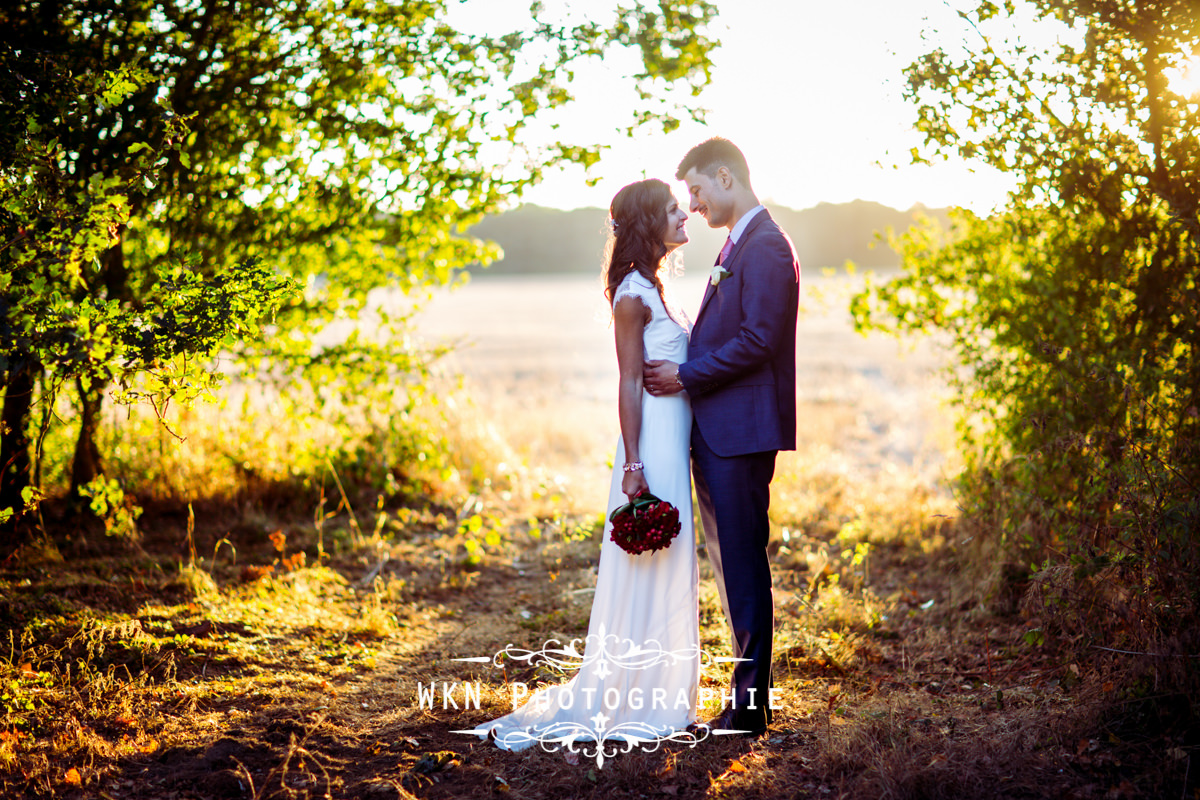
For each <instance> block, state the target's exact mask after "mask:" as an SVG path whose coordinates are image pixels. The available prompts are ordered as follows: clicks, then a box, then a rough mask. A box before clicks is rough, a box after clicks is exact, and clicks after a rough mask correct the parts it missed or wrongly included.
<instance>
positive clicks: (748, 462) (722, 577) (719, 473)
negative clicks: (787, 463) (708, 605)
mask: <svg viewBox="0 0 1200 800" xmlns="http://www.w3.org/2000/svg"><path fill="white" fill-rule="evenodd" d="M776 452H777V451H775V450H769V451H766V452H762V453H749V454H746V455H739V456H732V457H723V456H719V455H717V454H716V453H714V452H713V451H712V449H711V448H710V447H709V446H708V444H707V443H706V442H705V441H704V436H703V435H702V434H701V433H700V428H699V426H698V425H697V424H696V423H695V421H694V420H693V422H692V476H693V477H694V478H695V485H696V498H697V500H698V501H699V505H700V521H701V522H702V523H703V525H704V542H705V546H706V548H707V550H708V557H709V560H710V561H711V562H712V566H713V572H714V573H715V575H716V579H717V587H718V589H719V590H720V593H721V605H722V606H723V607H724V610H725V617H726V619H728V620H729V625H730V627H731V628H732V632H733V655H734V656H735V657H737V658H745V659H749V660H748V661H741V662H738V663H737V665H736V666H735V667H734V670H733V681H732V689H733V701H732V704H733V706H734V707H735V708H736V709H737V715H736V716H735V720H737V724H738V725H739V726H740V727H745V728H748V729H754V728H758V727H762V726H763V725H765V724H766V723H768V722H770V721H771V711H770V708H768V701H769V696H768V690H769V689H770V688H771V641H772V637H773V635H774V629H775V610H774V599H773V595H772V591H771V564H770V560H769V559H768V558H767V540H768V538H769V536H770V521H769V519H768V517H767V511H768V509H769V507H770V503H771V490H770V486H771V479H772V478H773V477H774V475H775V456H776Z"/></svg>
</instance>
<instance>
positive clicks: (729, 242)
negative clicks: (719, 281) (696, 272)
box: [717, 236, 733, 266]
mask: <svg viewBox="0 0 1200 800" xmlns="http://www.w3.org/2000/svg"><path fill="white" fill-rule="evenodd" d="M732 249H733V237H732V236H726V237H725V244H724V246H723V247H721V254H720V255H719V256H717V266H721V265H722V264H724V263H725V259H727V258H729V251H730V250H732Z"/></svg>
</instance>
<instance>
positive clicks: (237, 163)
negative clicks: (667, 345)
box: [0, 0, 716, 486]
mask: <svg viewBox="0 0 1200 800" xmlns="http://www.w3.org/2000/svg"><path fill="white" fill-rule="evenodd" d="M452 12H455V13H459V17H458V18H460V19H461V18H462V16H461V13H460V9H458V8H457V6H456V4H453V3H449V2H447V1H446V0H400V1H399V2H360V0H325V1H324V2H317V3H304V4H293V3H265V4H264V3H257V4H250V3H242V4H236V5H235V6H218V5H217V4H214V3H200V4H197V3H191V2H172V3H145V2H140V0H112V1H110V2H98V3H97V2H78V1H76V2H57V3H42V2H22V3H17V4H15V5H13V6H12V7H11V8H6V10H5V12H3V17H2V19H3V25H2V26H0V43H3V44H4V45H6V46H7V48H8V49H7V50H6V51H5V52H6V53H7V54H8V55H6V56H5V58H6V59H7V60H6V62H5V69H4V73H5V81H6V84H5V87H6V88H5V92H6V94H5V97H4V101H5V106H6V107H8V106H10V105H11V106H12V107H14V108H23V107H24V106H25V105H26V104H25V100H26V99H27V98H26V97H25V95H22V94H21V92H22V91H24V92H25V94H30V93H32V96H35V97H41V96H42V94H43V93H44V92H43V83H44V81H43V78H44V77H45V76H46V75H51V74H52V75H53V76H56V77H54V80H58V81H59V82H60V83H62V82H63V81H75V82H77V83H80V82H84V81H88V80H96V79H95V78H89V77H87V76H108V77H107V78H106V80H108V81H109V82H110V84H109V85H107V86H106V87H97V86H90V85H89V86H83V84H82V83H80V86H81V88H82V89H84V91H80V92H77V93H76V95H77V98H76V100H75V101H74V102H73V103H72V104H70V105H69V106H63V107H61V108H58V109H57V110H56V111H54V113H46V114H43V115H41V116H39V117H38V120H37V125H38V126H39V127H38V129H37V130H36V131H34V130H32V129H30V128H28V127H27V126H26V125H25V122H24V120H25V119H27V118H28V117H29V115H30V114H32V113H33V112H32V111H30V112H29V114H19V115H14V117H13V118H12V119H10V120H9V122H10V123H12V124H10V125H9V127H7V128H6V129H5V130H6V133H5V137H6V138H5V143H4V144H5V151H6V152H7V150H8V149H9V148H10V147H12V146H14V145H15V144H17V143H20V142H25V141H27V138H28V137H35V138H36V137H41V138H38V139H37V141H38V142H41V144H40V145H37V146H41V147H43V149H46V148H48V150H47V152H46V153H43V155H46V156H48V155H49V154H50V153H52V155H53V158H52V159H51V163H52V166H53V168H54V170H55V174H56V175H57V177H58V179H59V180H60V182H61V187H60V189H59V190H58V191H59V194H58V195H56V196H55V198H56V199H55V198H46V199H45V203H46V204H47V205H48V206H49V205H53V204H54V203H59V204H60V205H61V204H67V199H68V198H80V197H83V196H84V194H85V193H87V192H89V191H90V192H92V195H89V196H94V197H95V198H97V199H96V201H95V202H92V203H91V204H88V205H86V206H79V204H78V203H79V201H77V200H73V201H72V202H75V203H76V205H75V206H69V204H68V205H62V207H63V208H67V207H70V208H73V209H75V210H73V211H71V212H69V213H72V214H74V215H75V216H76V217H77V218H79V219H81V220H82V219H84V218H86V215H87V214H91V215H92V216H91V218H88V219H89V221H90V224H88V225H87V226H85V229H82V230H76V229H75V228H73V227H71V228H68V229H67V230H71V231H72V232H73V234H72V235H76V234H78V235H81V236H86V237H89V238H88V239H87V241H86V242H79V243H78V247H79V249H80V252H79V255H78V257H73V258H72V259H69V260H68V262H67V263H66V264H64V266H63V268H62V271H61V272H56V273H54V274H53V275H50V276H47V277H46V279H45V281H44V282H43V283H39V284H37V285H32V284H31V287H30V288H31V289H32V290H33V293H34V294H36V295H37V300H36V301H37V302H42V303H45V302H50V300H49V298H53V297H58V296H65V294H66V293H67V292H68V289H71V290H72V291H77V293H78V295H79V296H78V298H76V302H77V303H79V304H80V305H81V307H86V308H87V315H86V321H87V322H86V325H87V326H88V327H87V328H86V332H87V333H88V334H90V335H93V336H95V337H96V338H97V339H98V341H99V342H100V343H101V344H103V345H105V346H107V347H109V348H110V350H111V351H112V352H111V353H110V352H102V351H101V350H99V349H96V350H94V351H93V358H94V360H95V369H96V370H97V373H98V374H97V375H96V376H95V377H90V378H89V379H87V380H81V381H80V382H79V384H78V386H77V390H78V392H79V395H80V399H79V407H80V417H81V425H80V438H79V444H78V445H77V447H76V450H75V453H76V456H75V464H74V469H73V482H74V483H75V485H76V486H81V485H83V484H85V483H87V482H88V481H90V480H91V479H92V478H94V477H95V475H96V474H97V473H98V472H99V471H100V469H99V454H98V451H97V449H96V445H95V441H94V439H95V428H96V424H95V417H96V416H97V414H98V413H99V408H100V403H101V400H102V398H103V392H104V390H105V389H106V387H107V385H108V381H109V380H110V379H111V380H118V379H119V376H118V375H115V374H113V375H110V374H108V372H109V371H111V367H110V366H109V365H111V364H112V363H114V362H116V361H119V358H120V354H121V353H120V351H122V349H123V348H124V349H127V348H129V347H131V345H129V344H119V343H114V342H115V341H116V340H117V338H118V337H116V336H113V335H112V334H113V331H112V327H111V326H112V325H113V324H114V321H115V320H118V319H123V317H122V315H128V314H130V313H131V312H134V313H135V314H140V313H143V311H144V310H145V309H149V308H152V307H154V306H156V305H157V304H159V303H161V302H163V301H164V296H163V294H164V292H163V290H164V289H167V288H171V282H172V281H174V282H175V284H176V286H175V287H173V288H174V289H176V290H178V291H179V292H180V294H179V302H180V303H186V302H188V300H189V294H188V291H189V290H190V289H195V288H198V287H199V286H200V285H201V282H204V284H205V286H206V287H211V286H212V285H213V284H214V283H215V282H217V276H218V275H223V276H226V279H225V283H218V289H219V290H220V291H222V292H223V293H224V294H223V295H222V296H221V297H219V298H216V299H214V300H212V304H213V305H215V306H217V307H218V310H220V311H222V312H225V311H228V313H229V314H230V316H231V318H232V317H233V316H237V315H238V314H240V315H241V317H242V318H243V319H250V318H251V317H252V316H253V315H252V314H250V312H249V309H247V308H229V309H226V308H225V306H226V304H234V305H236V304H237V303H238V302H240V301H241V300H242V299H245V300H246V301H247V302H248V303H249V305H256V306H259V307H268V306H269V305H270V303H272V302H279V301H281V300H282V299H283V293H282V291H277V290H281V287H282V286H283V285H284V284H283V283H280V282H278V278H277V277H276V276H277V275H280V274H282V275H283V276H287V277H290V278H292V279H294V280H296V282H297V283H298V284H299V285H300V286H302V287H303V289H304V290H303V292H301V293H296V294H293V295H290V296H289V297H288V298H287V300H286V302H284V303H283V305H282V307H281V308H280V309H279V312H278V314H277V315H276V317H275V319H274V325H273V327H272V328H271V332H272V333H274V334H275V335H273V336H271V337H268V338H265V339H261V340H259V339H257V338H256V337H255V336H254V335H253V333H254V331H246V332H245V335H238V336H237V337H236V341H235V340H230V337H229V336H226V337H225V338H226V339H227V341H225V342H224V344H225V346H226V347H227V349H231V350H234V351H235V352H237V353H238V354H239V355H241V356H242V357H243V359H244V363H245V369H246V370H247V374H249V375H251V376H254V377H255V378H261V379H273V380H275V381H277V382H279V383H280V384H282V385H289V386H297V385H300V386H303V387H306V388H305V391H309V390H311V394H312V396H313V397H315V399H316V401H317V402H318V403H320V404H321V406H322V408H324V409H328V413H329V414H330V415H333V414H336V413H342V412H343V411H345V410H346V409H348V408H349V407H351V406H357V407H359V408H361V407H363V406H369V405H372V404H374V405H376V406H390V405H391V404H393V403H395V402H396V400H397V396H401V395H403V394H404V393H405V389H406V383H407V382H409V381H411V380H412V379H414V378H415V379H416V380H417V381H418V382H419V381H420V380H421V379H422V378H423V370H424V367H425V364H426V363H427V360H428V359H429V358H430V357H431V355H432V354H428V353H424V352H421V351H420V350H419V349H418V348H417V347H416V346H415V345H413V344H412V343H411V342H410V341H409V339H408V337H407V336H405V331H404V316H405V315H404V313H403V312H401V311H398V310H397V309H396V308H395V306H394V305H393V304H390V303H388V302H385V301H384V300H383V298H382V296H380V295H374V296H371V297H369V293H370V292H371V290H373V289H377V288H381V287H388V288H392V289H399V290H401V291H403V292H411V291H414V290H418V289H420V288H422V287H424V286H426V285H428V284H430V283H437V282H445V281H448V280H450V279H451V277H452V276H453V275H454V274H455V273H456V271H458V270H460V269H461V268H463V267H465V266H466V265H467V264H470V263H472V262H477V261H478V262H487V261H489V260H491V259H492V258H494V257H495V255H496V249H495V248H494V247H491V246H489V245H487V244H485V243H483V242H480V241H478V240H475V239H472V238H468V237H463V236H459V235H457V233H458V232H459V231H461V230H465V229H466V227H467V226H469V225H470V224H471V223H473V222H476V221H478V220H479V219H480V218H481V216H482V215H483V214H485V213H487V212H490V211H493V210H496V209H498V208H500V207H501V206H503V205H505V204H507V203H509V202H511V200H512V199H513V198H516V197H519V196H520V194H521V193H522V192H523V191H524V190H525V189H526V188H527V187H529V186H530V185H532V184H533V183H535V182H537V181H538V180H539V179H540V178H541V176H542V174H543V172H544V170H545V169H546V168H548V167H550V166H552V165H555V164H561V163H566V162H574V163H579V164H583V165H590V164H592V163H594V162H595V161H596V159H597V158H598V153H599V148H598V146H596V145H593V144H589V143H579V142H564V141H550V142H548V143H546V144H544V145H535V144H531V142H532V141H533V140H534V139H535V138H536V137H534V136H533V135H532V134H531V132H530V131H531V123H533V122H534V121H535V120H541V119H543V118H545V117H546V115H547V114H548V113H549V114H552V113H553V111H554V110H555V109H559V108H562V107H563V106H565V105H566V104H568V103H569V102H571V101H572V99H573V96H572V90H571V81H572V79H573V77H574V74H575V70H576V69H577V68H578V67H579V65H581V64H582V63H584V62H588V61H595V60H598V59H600V58H602V57H604V56H606V55H611V54H613V53H615V52H619V51H629V52H630V53H632V54H633V55H634V57H635V58H636V59H637V62H638V64H639V67H638V68H636V69H635V71H634V74H633V76H632V77H633V79H634V82H635V84H636V91H637V93H638V96H639V98H640V100H639V101H638V102H637V103H635V104H634V107H633V108H632V109H631V111H630V113H629V115H628V117H626V116H625V115H623V114H620V113H616V112H613V113H612V114H611V122H612V123H613V126H614V127H621V126H622V125H623V126H624V127H626V129H627V130H629V131H632V130H633V129H635V128H636V127H638V126H640V125H644V124H648V123H659V124H662V125H664V126H665V127H667V128H670V127H672V126H673V125H675V124H676V117H677V115H678V114H679V113H680V111H681V108H682V101H679V100H678V99H677V96H676V99H675V100H672V99H671V98H672V97H673V96H672V95H671V94H670V92H669V91H668V89H669V87H670V86H671V85H675V84H683V85H684V86H685V87H687V89H688V90H690V91H689V92H687V94H689V95H692V96H694V95H695V94H696V93H698V92H699V90H700V88H701V87H703V86H704V85H705V84H706V83H707V81H708V77H709V68H710V62H709V52H710V51H711V49H712V48H713V47H714V46H715V44H716V43H715V42H714V41H713V40H711V39H709V38H706V37H705V35H704V34H703V32H702V31H703V27H704V25H705V24H706V23H707V22H708V21H709V20H710V19H711V18H712V16H713V15H714V14H715V7H714V6H713V5H712V4H711V3H708V2H704V0H694V1H692V2H688V1H686V0H663V2H660V3H658V4H657V5H656V6H650V7H647V6H644V5H643V4H641V3H637V4H633V5H629V6H625V5H622V6H620V7H618V8H616V9H614V10H612V11H611V12H610V14H609V21H608V22H607V23H600V22H597V21H595V20H596V19H597V18H598V16H599V15H598V14H596V13H594V12H592V13H590V14H589V15H588V16H586V17H581V16H580V15H578V14H574V15H570V16H568V17H565V18H563V19H559V18H556V17H555V16H553V14H550V13H548V12H546V11H545V9H544V8H542V6H541V4H540V3H535V4H534V5H533V7H532V8H531V14H530V16H529V17H528V18H527V19H525V20H521V19H517V20H514V25H513V28H512V29H511V30H510V31H509V32H507V33H504V34H503V35H491V34H488V35H481V34H477V33H470V32H465V31H464V30H460V29H458V28H456V27H455V25H454V24H452V20H451V16H452ZM564 19H565V20H566V21H564ZM38 64H41V65H44V67H45V69H44V70H43V73H38V74H36V75H35V74H34V70H33V66H34V65H38ZM22 87H25V88H22ZM105 92H108V94H105ZM167 109H176V110H177V111H179V113H181V114H183V115H186V116H185V117H184V118H182V119H181V118H177V117H173V116H171V115H170V112H169V111H167ZM610 111H611V109H610ZM688 113H692V114H693V115H695V114H697V113H698V112H696V111H690V112H688ZM14 120H15V122H14ZM28 141H29V142H33V141H34V140H33V139H28ZM30 146H31V147H32V146H34V145H33V144H30ZM31 158H32V156H31ZM98 198H105V202H107V203H109V205H108V206H105V205H104V204H103V203H100V202H99V200H98ZM116 198H121V199H116ZM55 207H58V206H55ZM12 213H13V216H9V217H7V218H6V223H5V224H6V225H7V226H8V230H9V232H10V235H9V236H8V237H7V241H11V240H12V239H13V238H14V236H16V235H19V234H18V233H17V232H16V231H18V230H23V229H25V228H27V227H28V226H29V220H30V219H32V218H31V217H26V216H22V215H21V214H24V213H25V212H24V211H22V212H21V214H17V212H12ZM62 213H64V214H66V213H68V212H66V211H64V212H62ZM81 214H82V215H84V216H83V217H81V216H80V215H81ZM184 253H188V254H190V256H188V257H187V258H188V259H192V260H185V257H184V256H183V255H182V254H184ZM254 258H259V259H263V261H261V262H256V261H253V260H251V259H254ZM230 263H238V264H242V265H243V267H242V268H241V271H240V272H239V271H236V270H228V269H227V268H226V267H225V266H224V265H226V264H230ZM261 263H270V264H271V266H272V269H271V270H270V271H265V270H263V269H262V268H261V267H259V266H258V265H259V264H261ZM81 265H91V267H85V266H81ZM88 269H91V272H88V271H87V270H88ZM77 274H79V275H82V276H83V278H85V279H86V280H85V282H84V284H83V285H81V286H79V287H78V289H76V288H75V287H74V285H73V284H72V283H71V281H75V280H77V279H76V277H75V276H76V275H77ZM185 276H196V277H195V278H194V282H193V283H190V284H184V285H180V281H183V280H184V278H185ZM206 291H207V289H206ZM211 310H212V309H208V310H207V311H206V309H204V308H198V307H197V308H187V309H186V311H187V312H188V315H189V318H190V319H199V318H201V317H203V316H204V315H205V313H210V312H211ZM360 316H362V317H363V324H362V325H361V326H359V325H356V324H355V321H356V320H358V319H359V318H360ZM332 323H336V325H334V328H336V330H332V329H331V328H330V326H331V324H332ZM79 324H84V323H79ZM102 326H104V327H102ZM135 327H136V326H135ZM367 330H369V331H370V334H368V333H367V332H366V331H367ZM97 331H100V333H99V334H97ZM225 333H226V334H230V333H232V331H230V330H226V331H225ZM199 335H204V332H203V331H202V332H200V334H199ZM181 336H182V337H183V338H187V336H186V332H182V333H181ZM318 336H321V337H323V338H321V339H320V340H319V342H317V343H314V339H315V337H318ZM188 352H196V350H195V349H192V350H189V351H188ZM177 357H178V356H177ZM163 363H167V361H166V360H164V361H163ZM41 366H42V365H41V362H37V363H36V364H33V365H32V367H31V369H32V371H33V373H34V374H35V375H40V369H41ZM192 374H195V373H192ZM297 379H300V380H299V382H298V381H297ZM170 380H171V379H170V378H169V377H167V378H163V377H158V378H154V379H152V380H151V382H150V385H149V388H146V387H140V388H136V389H130V388H128V387H123V391H124V392H125V394H123V395H122V397H123V398H124V399H134V397H138V398H139V399H140V398H144V397H146V395H147V394H148V393H153V392H155V391H157V390H159V389H160V388H161V387H160V386H159V385H158V384H160V383H163V382H166V383H170ZM156 381H157V383H156ZM48 385H50V386H51V387H52V388H54V387H56V384H53V383H49V384H48ZM29 393H30V392H27V391H24V389H23V387H18V391H10V392H9V397H10V398H12V397H24V396H26V395H28V394H29ZM51 394H52V393H51ZM380 394H383V395H385V397H383V398H380V397H379V396H378V395H380ZM389 394H391V395H395V396H393V397H391V398H388V397H386V395H389ZM400 402H401V403H402V404H403V403H405V402H407V403H408V404H409V405H411V404H412V402H413V401H412V400H407V401H405V400H403V398H402V397H401V400H400ZM10 411H11V413H10ZM10 411H6V414H7V415H8V416H9V417H11V418H12V419H11V423H12V424H10V425H9V426H8V427H9V429H10V431H14V432H18V433H19V432H20V431H23V430H24V429H25V428H26V427H28V425H29V413H28V410H27V409H26V410H22V409H21V408H13V409H11V410H10ZM6 421H9V420H8V419H6ZM12 438H13V437H12V436H11V435H10V437H9V439H10V440H9V441H8V442H7V446H8V449H9V450H10V451H12V452H14V453H16V452H17V451H20V450H22V449H23V448H24V447H26V446H27V442H22V441H13V440H12ZM18 438H19V437H18ZM81 456H90V457H82V458H81ZM18 461H19V459H18Z"/></svg>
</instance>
